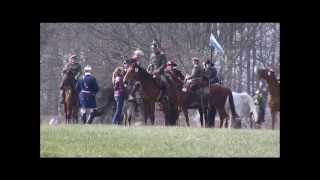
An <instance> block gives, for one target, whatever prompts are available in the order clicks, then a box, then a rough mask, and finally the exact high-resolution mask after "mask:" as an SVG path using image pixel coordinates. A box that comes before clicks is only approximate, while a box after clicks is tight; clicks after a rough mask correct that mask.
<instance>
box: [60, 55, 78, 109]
mask: <svg viewBox="0 0 320 180" xmlns="http://www.w3.org/2000/svg"><path fill="white" fill-rule="evenodd" d="M69 71H70V72H71V73H72V75H73V76H74V79H75V80H74V84H75V83H76V82H77V80H78V79H79V77H80V75H81V65H80V64H79V63H78V62H77V56H76V55H72V56H70V57H69V59H68V63H67V64H66V65H65V66H64V67H63V70H62V75H63V79H62V82H61V83H60V99H61V100H60V103H61V104H63V102H64V99H65V89H64V86H65V78H64V75H65V74H66V73H67V72H69Z"/></svg>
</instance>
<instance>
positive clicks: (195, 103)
mask: <svg viewBox="0 0 320 180" xmlns="http://www.w3.org/2000/svg"><path fill="white" fill-rule="evenodd" d="M166 73H167V74H168V75H169V79H171V80H172V81H174V82H175V83H174V85H175V87H176V88H177V90H178V92H179V94H178V96H177V97H178V102H179V113H180V111H182V112H183V114H184V117H185V119H186V124H187V126H188V127H190V122H189V114H188V109H198V111H199V114H200V124H201V127H202V126H203V112H204V104H203V92H202V93H201V92H200V91H201V90H202V91H203V89H201V90H200V91H197V92H196V93H194V92H190V91H182V87H183V85H184V80H182V79H181V78H182V77H179V76H178V74H177V73H175V72H174V71H172V70H166ZM183 78H184V76H183Z"/></svg>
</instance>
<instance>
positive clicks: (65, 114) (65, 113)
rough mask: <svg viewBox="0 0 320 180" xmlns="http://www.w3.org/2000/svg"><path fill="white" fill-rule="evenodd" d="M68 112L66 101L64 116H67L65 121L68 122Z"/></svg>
mask: <svg viewBox="0 0 320 180" xmlns="http://www.w3.org/2000/svg"><path fill="white" fill-rule="evenodd" d="M67 114H68V112H67V104H66V103H64V118H65V123H66V124H67V117H68V116H67Z"/></svg>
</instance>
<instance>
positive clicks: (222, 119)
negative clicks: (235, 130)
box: [218, 109, 225, 128]
mask: <svg viewBox="0 0 320 180" xmlns="http://www.w3.org/2000/svg"><path fill="white" fill-rule="evenodd" d="M218 113H219V116H220V128H222V127H223V124H224V120H225V117H224V115H223V114H222V111H221V109H218Z"/></svg>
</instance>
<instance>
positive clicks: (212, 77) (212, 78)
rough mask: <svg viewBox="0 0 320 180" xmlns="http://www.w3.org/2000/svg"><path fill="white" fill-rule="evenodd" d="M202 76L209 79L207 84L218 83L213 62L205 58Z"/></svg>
mask: <svg viewBox="0 0 320 180" xmlns="http://www.w3.org/2000/svg"><path fill="white" fill-rule="evenodd" d="M204 77H206V78H207V79H208V81H209V84H215V83H219V78H218V74H217V69H216V68H215V67H214V63H213V62H211V61H210V60H207V61H206V62H205V63H204Z"/></svg>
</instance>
